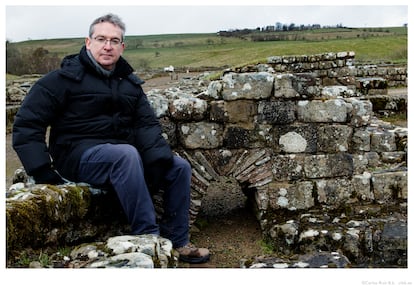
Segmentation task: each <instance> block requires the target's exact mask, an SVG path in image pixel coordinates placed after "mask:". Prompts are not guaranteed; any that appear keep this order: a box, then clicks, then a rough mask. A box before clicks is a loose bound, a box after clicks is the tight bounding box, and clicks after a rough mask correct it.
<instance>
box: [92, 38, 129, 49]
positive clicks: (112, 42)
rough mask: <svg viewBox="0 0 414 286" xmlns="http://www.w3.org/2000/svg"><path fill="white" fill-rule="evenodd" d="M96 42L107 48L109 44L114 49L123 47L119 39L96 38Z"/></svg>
mask: <svg viewBox="0 0 414 286" xmlns="http://www.w3.org/2000/svg"><path fill="white" fill-rule="evenodd" d="M93 39H94V40H95V41H97V42H98V43H99V44H101V45H102V46H105V45H106V43H107V42H109V44H110V45H111V46H113V47H117V46H119V45H121V44H122V43H123V42H122V41H121V40H120V39H118V38H113V39H106V38H105V37H95V38H93Z"/></svg>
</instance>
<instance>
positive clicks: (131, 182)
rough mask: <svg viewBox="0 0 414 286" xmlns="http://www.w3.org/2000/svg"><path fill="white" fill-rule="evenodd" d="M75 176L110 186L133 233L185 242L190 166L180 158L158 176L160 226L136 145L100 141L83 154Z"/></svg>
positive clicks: (179, 244) (174, 242) (182, 244)
mask: <svg viewBox="0 0 414 286" xmlns="http://www.w3.org/2000/svg"><path fill="white" fill-rule="evenodd" d="M78 178H79V180H80V181H82V182H85V183H88V184H91V185H94V186H104V185H105V184H107V183H108V182H109V183H110V185H112V187H113V189H114V190H115V192H116V193H117V195H118V198H119V200H120V202H121V205H122V207H123V209H124V211H125V214H126V216H127V218H128V221H129V223H130V225H131V229H132V234H159V235H161V236H163V237H165V238H168V239H169V240H171V241H172V243H173V246H174V247H175V248H177V247H181V246H184V245H186V244H187V243H188V241H189V235H188V232H189V208H190V182H191V166H190V164H189V163H188V162H187V161H186V160H184V159H183V158H181V157H178V156H174V160H173V165H172V167H171V168H170V169H169V170H168V172H167V174H166V176H165V178H160V182H161V188H162V189H163V190H164V194H163V203H164V205H163V207H164V213H163V217H162V219H161V221H160V222H159V225H158V223H157V221H156V214H155V209H154V205H153V201H152V198H151V194H150V192H149V190H148V187H147V184H146V182H145V178H144V167H143V164H142V160H141V156H140V155H139V153H138V151H137V150H136V149H135V147H133V146H131V145H128V144H101V145H97V146H95V147H92V148H90V149H88V150H87V151H86V152H85V153H84V154H83V155H82V158H81V162H80V166H79V174H78Z"/></svg>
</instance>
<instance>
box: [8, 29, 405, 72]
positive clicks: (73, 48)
mask: <svg viewBox="0 0 414 286" xmlns="http://www.w3.org/2000/svg"><path fill="white" fill-rule="evenodd" d="M279 33H285V34H282V35H283V36H284V38H289V39H290V40H283V41H282V40H280V41H267V42H254V41H252V40H251V37H252V36H253V35H250V36H244V37H242V38H236V37H221V36H218V35H216V34H170V35H150V36H127V37H126V40H125V44H126V49H125V52H124V54H123V56H124V57H125V58H126V59H127V60H128V61H129V62H130V63H131V65H132V66H133V67H134V68H135V69H137V70H145V69H146V70H158V69H162V68H163V67H165V66H169V65H173V66H174V67H176V68H181V69H193V70H196V69H205V68H225V67H232V66H240V65H244V64H253V63H265V62H266V59H267V57H270V56H283V55H305V54H307V55H308V54H318V53H324V52H339V51H354V52H355V53H356V57H355V59H356V61H357V62H360V63H397V64H401V63H407V53H408V52H407V50H408V49H407V38H408V37H407V28H406V27H393V28H364V29H362V28H358V29H357V28H356V29H326V30H325V29H321V30H313V31H298V32H279ZM292 39H293V40H292ZM83 43H84V39H80V38H77V39H55V40H53V39H51V40H37V41H25V42H19V43H13V44H14V45H16V46H17V47H18V49H20V50H22V51H26V52H30V51H31V50H35V49H36V48H39V47H42V48H44V49H46V50H48V51H49V52H50V53H55V54H57V55H58V56H59V57H63V56H65V55H68V54H73V53H77V52H78V51H79V49H80V47H81V46H82V44H83Z"/></svg>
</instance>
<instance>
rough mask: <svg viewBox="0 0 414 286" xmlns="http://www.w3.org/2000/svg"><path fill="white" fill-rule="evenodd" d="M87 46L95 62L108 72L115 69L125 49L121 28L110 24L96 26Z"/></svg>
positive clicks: (87, 40) (87, 41) (104, 23)
mask: <svg viewBox="0 0 414 286" xmlns="http://www.w3.org/2000/svg"><path fill="white" fill-rule="evenodd" d="M85 44H86V49H87V50H89V51H90V52H91V53H92V56H93V57H94V58H95V60H96V61H97V62H98V63H99V64H100V65H101V66H102V67H103V68H104V69H107V70H111V69H113V68H114V67H115V64H116V62H117V61H118V59H119V57H120V56H121V55H122V52H123V51H124V49H125V44H124V42H123V41H122V30H121V28H119V27H118V26H115V25H113V24H111V23H108V22H103V23H98V24H96V25H95V27H94V32H93V35H92V37H91V38H89V37H88V38H86V40H85Z"/></svg>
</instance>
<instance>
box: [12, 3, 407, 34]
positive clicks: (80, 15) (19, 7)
mask: <svg viewBox="0 0 414 286" xmlns="http://www.w3.org/2000/svg"><path fill="white" fill-rule="evenodd" d="M16 1H17V0H15V1H12V3H9V4H6V5H5V19H6V25H5V38H6V40H9V41H12V42H19V41H25V40H28V39H33V40H36V39H50V38H72V37H85V36H87V33H88V29H89V25H90V23H91V22H92V21H93V20H94V19H95V18H97V17H99V16H101V15H104V14H106V13H108V12H111V13H115V14H118V15H119V16H120V17H121V18H122V20H123V21H124V22H125V24H126V28H127V31H126V35H150V34H171V33H210V32H211V33H214V32H217V31H219V30H229V29H243V28H256V27H264V26H267V25H274V24H275V23H276V22H281V23H283V24H291V23H294V24H295V25H301V24H304V25H308V24H321V25H337V24H342V25H343V26H347V27H391V26H402V25H404V24H406V23H408V4H407V3H405V4H404V3H400V2H401V1H393V2H391V4H386V5H378V4H376V5H373V4H372V5H371V4H369V1H358V2H356V3H357V4H355V3H354V4H352V1H346V3H341V4H345V6H337V5H328V4H324V3H323V2H315V1H308V2H305V3H306V5H308V6H305V4H300V5H299V4H295V3H296V2H297V1H296V2H295V1H284V2H288V3H289V4H290V5H294V6H280V5H275V4H274V2H275V1H272V2H273V4H269V1H261V0H258V1H257V0H256V1H250V2H248V1H245V2H243V1H240V0H239V1H238V2H237V3H238V4H237V5H234V4H231V2H229V3H230V4H229V3H227V4H226V3H225V1H213V0H211V1H208V2H204V3H203V2H202V1H201V2H200V1H197V2H196V1H193V3H201V4H198V5H194V4H193V3H191V1H190V2H188V1H187V4H185V3H186V2H185V1H184V2H183V1H180V2H177V1H157V0H155V1H150V3H151V5H152V6H148V5H149V4H146V5H142V4H141V5H140V4H139V2H137V1H135V4H127V3H128V1H127V3H124V2H125V1H122V0H121V1H117V3H118V2H119V5H117V6H110V5H99V6H98V5H95V6H92V5H88V6H85V5H82V4H81V3H76V2H82V1H76V0H74V1H71V2H70V3H71V4H65V1H59V2H58V3H62V4H60V5H56V3H57V1H56V2H55V3H54V4H51V3H49V4H47V3H46V4H43V3H42V1H36V4H33V3H32V2H30V1H28V2H26V3H25V1H20V2H23V3H19V1H17V2H16ZM129 2H130V3H134V2H131V1H129ZM344 2H345V1H344ZM371 2H372V1H371ZM403 2H404V1H403ZM39 3H40V4H41V5H40V4H39ZM163 3H164V4H163ZM174 3H177V4H174ZM206 3H208V4H206ZM298 3H300V2H298ZM308 3H309V4H308ZM347 3H351V4H352V5H348V4H347ZM377 3H378V2H377ZM190 4H191V5H190ZM358 4H363V5H358ZM53 5H54V6H53ZM207 5H208V6H207ZM252 5H254V6H252Z"/></svg>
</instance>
